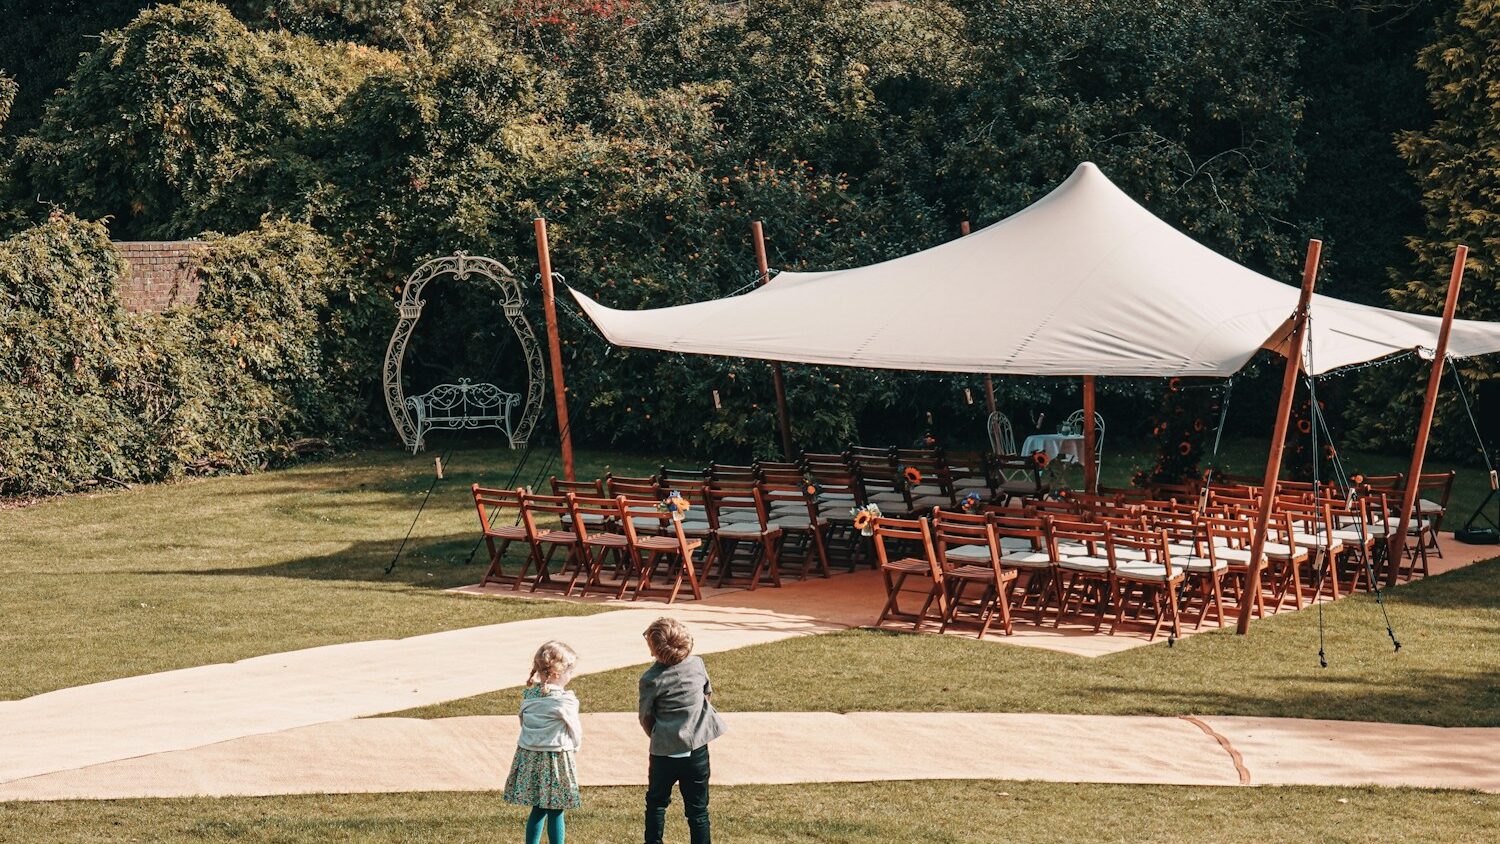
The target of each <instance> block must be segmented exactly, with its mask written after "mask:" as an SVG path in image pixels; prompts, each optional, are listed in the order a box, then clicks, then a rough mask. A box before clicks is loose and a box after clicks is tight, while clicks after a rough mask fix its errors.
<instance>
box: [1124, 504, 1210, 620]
mask: <svg viewBox="0 0 1500 844" xmlns="http://www.w3.org/2000/svg"><path fill="white" fill-rule="evenodd" d="M1142 515H1143V516H1144V518H1145V522H1146V526H1147V527H1148V528H1150V529H1152V530H1160V531H1162V532H1164V533H1165V534H1166V537H1167V551H1168V552H1169V553H1171V555H1172V567H1173V568H1174V569H1176V570H1180V571H1181V572H1182V576H1183V589H1182V591H1181V593H1180V594H1179V596H1178V604H1179V611H1181V612H1186V611H1189V610H1190V609H1191V608H1192V605H1193V604H1194V603H1195V602H1196V603H1197V604H1198V606H1199V609H1198V614H1197V618H1196V619H1195V620H1194V622H1193V629H1194V630H1198V629H1200V628H1202V627H1203V622H1205V621H1207V620H1208V613H1209V611H1210V610H1213V611H1214V613H1215V615H1216V617H1217V618H1218V621H1219V626H1220V627H1223V626H1224V574H1225V572H1226V571H1227V570H1228V565H1227V564H1226V563H1223V562H1220V561H1218V560H1215V559H1214V558H1213V556H1212V555H1211V554H1210V552H1209V537H1208V530H1207V528H1206V527H1205V526H1204V525H1203V523H1202V522H1201V521H1200V519H1199V515H1198V513H1197V512H1195V511H1194V510H1193V509H1191V508H1190V507H1188V505H1175V506H1171V507H1168V508H1165V509H1151V508H1148V509H1146V510H1145V511H1144V512H1143V514H1142Z"/></svg>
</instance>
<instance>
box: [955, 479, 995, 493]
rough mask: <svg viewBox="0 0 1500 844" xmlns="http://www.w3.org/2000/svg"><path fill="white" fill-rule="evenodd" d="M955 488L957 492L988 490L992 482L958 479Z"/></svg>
mask: <svg viewBox="0 0 1500 844" xmlns="http://www.w3.org/2000/svg"><path fill="white" fill-rule="evenodd" d="M953 488H954V489H957V490H974V491H976V492H977V491H979V490H987V489H989V488H990V482H989V481H987V480H985V479H984V478H958V479H956V480H954V481H953Z"/></svg>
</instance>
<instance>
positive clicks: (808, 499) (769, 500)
mask: <svg viewBox="0 0 1500 844" xmlns="http://www.w3.org/2000/svg"><path fill="white" fill-rule="evenodd" d="M765 474H767V475H769V476H770V477H779V476H781V473H765ZM760 491H761V495H762V496H763V500H764V501H765V503H766V508H767V510H766V513H767V516H768V518H769V521H768V523H767V524H768V526H769V527H773V528H780V529H781V532H782V535H783V543H782V547H781V554H780V557H781V562H783V563H789V562H790V561H791V560H792V559H800V560H801V562H802V569H801V571H800V572H799V573H798V575H797V576H798V578H800V579H802V580H806V579H807V577H808V576H809V575H810V574H812V573H814V572H816V573H817V574H818V576H819V577H827V576H828V544H827V542H826V541H825V538H824V535H825V534H826V533H828V528H829V524H828V522H827V521H826V520H825V519H824V518H823V516H822V514H821V513H820V512H819V510H818V502H817V499H816V497H815V495H814V493H813V492H812V491H811V490H810V489H809V485H808V484H807V483H805V482H802V481H800V480H797V479H794V478H793V477H780V480H777V481H771V480H762V481H761V483H760ZM788 555H794V556H792V557H790V558H789V556H788Z"/></svg>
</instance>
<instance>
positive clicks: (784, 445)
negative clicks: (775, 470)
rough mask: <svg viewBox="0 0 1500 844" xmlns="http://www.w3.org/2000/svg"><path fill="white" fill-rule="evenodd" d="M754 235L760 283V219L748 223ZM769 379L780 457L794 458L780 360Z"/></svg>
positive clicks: (764, 268) (764, 274)
mask: <svg viewBox="0 0 1500 844" xmlns="http://www.w3.org/2000/svg"><path fill="white" fill-rule="evenodd" d="M750 231H751V233H752V234H754V235H755V264H756V266H757V267H758V268H759V269H760V283H761V284H762V285H764V284H766V283H767V282H769V281H770V280H771V265H770V263H769V262H768V261H767V260H766V233H765V229H764V227H762V226H761V224H760V220H756V221H754V222H753V223H751V224H750ZM771 381H772V383H773V384H774V386H775V387H776V423H777V425H778V426H779V427H780V428H781V459H783V460H793V459H795V457H794V455H795V452H793V451H792V419H791V413H790V412H789V411H788V410H787V407H786V376H785V375H784V374H782V371H781V361H774V360H773V361H771Z"/></svg>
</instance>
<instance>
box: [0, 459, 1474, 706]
mask: <svg viewBox="0 0 1500 844" xmlns="http://www.w3.org/2000/svg"><path fill="white" fill-rule="evenodd" d="M1256 453H1257V450H1256V448H1255V445H1254V443H1250V442H1232V443H1228V444H1227V447H1226V450H1225V458H1226V459H1225V460H1224V461H1223V462H1225V463H1226V465H1227V466H1228V467H1229V468H1231V469H1234V470H1236V471H1240V470H1242V467H1241V466H1240V464H1241V463H1244V464H1246V466H1247V467H1248V464H1250V463H1253V462H1254V461H1255V460H1256ZM431 458H432V455H431V454H428V455H424V456H421V457H412V456H410V455H407V454H405V453H402V452H398V451H394V450H376V451H371V452H367V453H362V454H358V455H351V456H347V457H343V458H339V459H336V460H330V461H327V462H323V463H315V464H309V465H304V466H301V467H298V468H293V469H288V470H283V471H276V472H268V473H264V474H259V475H251V476H245V477H224V478H211V479H201V480H193V481H187V482H182V483H175V484H166V485H160V486H150V487H142V488H138V489H134V490H124V491H116V492H105V493H98V494H93V495H79V496H70V497H64V498H58V499H54V500H49V501H44V502H41V503H39V504H36V505H33V506H29V507H24V508H20V509H9V510H5V511H3V512H0V547H3V548H4V549H5V552H4V554H3V555H0V618H3V619H4V622H3V623H0V654H3V655H0V669H3V670H0V699H7V698H18V697H25V696H28V695H33V694H38V693H40V692H45V691H50V690H52V689H57V688H62V687H66V686H72V685H78V684H81V683H88V682H95V681H99V680H106V679H112V678H116V677H123V676H129V675H134V674H142V673H147V672H152V671H162V670H166V669H172V668H182V667H188V666H193V665H202V664H206V663H213V662H222V661H227V660H235V659H242V658H245V657H249V656H255V655H259V654H264V653H273V652H277V651H284V650H291V649H295V648H304V647H311V646H316V645H325V644H333V643H337V642H347V641H356V640H365V639H377V638H386V637H400V636H410V635H415V634H420V633H427V632H433V631H438V630H445V629H453V628H458V627H465V626H472V625H479V624H489V623H497V622H503V621H511V620H515V619H520V618H531V617H537V616H547V615H565V614H577V613H587V612H597V611H599V610H598V608H596V607H590V606H581V605H577V604H571V603H561V602H537V601H506V600H476V599H472V598H466V597H462V596H454V595H449V594H446V593H445V592H443V591H442V590H444V589H446V588H449V587H453V586H458V585H462V584H466V583H473V582H475V581H477V580H478V578H479V575H480V573H481V572H482V571H483V568H484V565H485V562H484V553H483V551H480V553H479V554H477V555H475V556H474V557H473V558H472V560H471V559H470V552H471V551H472V550H473V549H474V547H475V540H476V534H477V519H476V518H475V515H474V511H473V505H472V501H471V499H470V496H469V491H468V485H469V484H470V483H471V482H475V481H478V482H482V483H486V484H493V485H498V484H503V483H504V482H505V481H506V480H507V479H508V477H509V475H510V469H511V467H512V465H513V460H514V459H515V455H514V453H512V452H510V451H508V450H504V449H480V448H461V449H458V450H456V451H455V452H454V453H453V454H452V455H451V456H450V458H449V461H448V472H447V478H446V479H445V480H444V481H442V482H440V483H438V484H437V486H436V487H435V489H434V491H433V495H432V499H431V501H430V502H429V503H428V505H427V508H426V510H425V511H424V513H423V514H422V517H421V520H420V522H419V523H418V524H417V526H416V529H415V530H414V531H413V533H412V538H411V542H410V543H409V544H408V546H407V548H406V551H405V553H404V555H403V557H402V560H401V563H400V565H399V566H398V567H397V568H396V569H395V571H394V572H393V573H392V574H391V575H390V576H386V575H385V574H384V568H385V566H386V565H387V564H388V563H389V562H390V560H391V557H392V555H393V554H394V552H395V549H396V546H397V545H398V544H399V542H400V540H401V537H402V536H403V535H404V534H405V532H406V530H407V528H408V526H410V525H411V523H412V517H413V515H414V514H415V513H416V509H417V506H418V504H419V503H420V502H421V500H422V497H423V495H424V494H425V492H426V490H427V488H428V485H429V482H430V480H431V477H432V474H431V472H432V459H431ZM1146 459H1147V457H1146V456H1145V454H1144V453H1143V451H1142V450H1137V451H1135V452H1132V451H1130V450H1128V449H1115V450H1113V451H1112V452H1111V453H1110V454H1109V455H1108V456H1107V457H1106V459H1105V464H1104V465H1105V477H1106V480H1113V481H1115V482H1123V481H1125V480H1127V479H1128V478H1129V476H1130V474H1131V473H1132V472H1133V471H1134V468H1135V467H1136V466H1138V465H1140V464H1142V463H1143V462H1144V461H1145V460H1146ZM661 462H662V461H661V460H660V459H659V458H655V457H649V458H648V457H630V456H625V455H620V454H611V453H602V452H600V453H592V452H583V453H581V454H580V455H579V473H580V475H584V476H598V475H599V474H602V473H603V472H604V471H605V468H606V466H611V467H612V468H614V469H615V471H617V472H620V473H649V472H651V471H654V469H655V468H656V467H657V466H658V465H660V463H661ZM670 462H671V463H672V464H673V465H691V464H692V463H693V462H694V461H693V460H692V459H690V458H676V459H672V460H670ZM543 463H545V459H544V457H537V456H535V455H534V457H533V460H532V462H531V465H530V468H529V469H528V471H527V476H526V477H523V478H521V479H520V480H521V481H522V482H525V483H533V482H540V483H541V484H542V485H545V475H541V476H538V475H537V474H536V473H537V471H538V470H540V469H542V468H543V465H542V464H543ZM1364 468H1365V469H1366V470H1367V471H1382V468H1380V467H1377V466H1374V465H1370V466H1365V467H1364ZM551 471H552V472H553V473H556V472H559V471H560V469H559V468H558V467H557V466H556V465H555V464H554V465H553V466H552V468H551ZM1460 477H1461V483H1460V487H1459V490H1458V491H1457V493H1456V494H1455V499H1456V500H1467V497H1469V496H1473V497H1475V500H1477V492H1476V491H1480V492H1482V489H1483V488H1484V486H1485V484H1484V480H1483V477H1482V475H1481V473H1479V472H1477V471H1468V472H1465V473H1464V474H1462V475H1461V476H1460ZM1455 509H1458V508H1457V506H1455ZM1432 609H1433V611H1434V612H1437V611H1440V610H1441V609H1442V608H1441V607H1433V608H1432ZM1343 611H1344V612H1351V613H1354V612H1357V605H1353V606H1351V607H1350V608H1348V609H1347V610H1343ZM1458 615H1459V616H1460V621H1461V620H1462V618H1463V617H1464V616H1463V614H1462V613H1458ZM1398 623H1400V622H1399V616H1398ZM1305 624H1306V621H1305V620H1299V621H1298V622H1297V623H1296V624H1294V625H1293V626H1294V627H1296V628H1297V629H1296V631H1295V632H1294V633H1293V634H1289V637H1290V638H1289V639H1288V641H1296V642H1298V643H1299V644H1298V645H1297V647H1296V648H1294V647H1292V646H1291V645H1288V646H1287V648H1286V649H1283V650H1278V651H1277V653H1279V654H1285V653H1292V652H1295V654H1296V656H1295V659H1296V660H1302V661H1304V662H1305V657H1306V653H1308V652H1309V651H1306V650H1297V648H1300V647H1301V646H1302V644H1305V642H1306V641H1307V637H1308V636H1309V635H1310V634H1309V633H1308V631H1306V630H1305V629H1303V628H1302V626H1301V625H1305ZM1347 626H1348V628H1349V630H1350V631H1358V632H1357V633H1356V632H1348V633H1347V635H1362V634H1365V633H1370V634H1371V635H1372V636H1373V633H1371V631H1372V629H1373V628H1371V627H1370V625H1368V624H1365V623H1364V622H1360V623H1358V624H1350V625H1347ZM1410 628H1411V629H1410V630H1407V629H1403V631H1402V632H1403V634H1405V635H1407V636H1408V638H1409V644H1410V646H1411V650H1410V651H1409V652H1408V653H1404V654H1403V655H1402V657H1401V659H1402V660H1403V661H1402V662H1401V663H1400V664H1401V665H1417V666H1419V667H1420V668H1423V669H1432V670H1441V671H1442V672H1447V673H1444V674H1442V675H1441V676H1442V677H1444V678H1447V679H1444V682H1449V683H1450V685H1462V683H1463V682H1464V681H1463V676H1466V674H1467V672H1466V671H1464V670H1462V669H1461V668H1456V667H1455V668H1449V667H1448V665H1447V664H1446V663H1424V662H1422V660H1424V659H1432V660H1438V659H1442V658H1444V657H1443V655H1442V654H1437V653H1434V652H1433V651H1432V650H1426V649H1424V647H1425V645H1424V643H1423V642H1422V640H1421V636H1423V635H1425V634H1423V633H1421V632H1420V630H1421V629H1422V628H1420V626H1419V625H1418V622H1417V621H1415V620H1413V621H1412V622H1410ZM1268 629H1269V628H1268ZM1448 629H1451V630H1455V631H1467V630H1468V628H1467V627H1465V626H1464V625H1463V624H1457V625H1449V626H1448ZM1336 635H1345V634H1336ZM1432 635H1440V634H1438V633H1433V634H1432ZM1463 635H1464V636H1467V635H1468V633H1467V632H1464V633H1463ZM855 638H857V637H856V636H850V637H839V638H838V639H836V640H834V643H833V644H829V645H826V646H825V645H823V644H821V643H819V644H814V643H812V642H808V643H802V644H799V645H796V646H790V645H789V646H788V647H803V648H818V647H830V648H837V647H839V646H840V643H843V642H846V641H849V640H852V639H855ZM1258 638H1259V637H1257V640H1258ZM1268 638H1269V637H1268ZM1481 641H1485V642H1490V643H1492V641H1493V640H1481ZM1375 645H1376V646H1372V647H1371V648H1352V647H1350V648H1345V647H1342V646H1339V647H1337V648H1335V665H1336V668H1335V669H1334V670H1342V667H1343V666H1344V665H1346V664H1347V662H1344V661H1345V660H1351V661H1352V660H1361V659H1373V657H1372V656H1370V654H1372V653H1378V651H1379V648H1378V647H1377V646H1378V642H1376V643H1375ZM858 647H859V648H864V647H871V648H872V649H873V650H874V651H876V652H878V651H880V650H881V649H882V648H890V647H895V645H894V644H886V645H882V646H878V647H877V646H875V645H872V644H870V643H866V642H860V643H859V644H858ZM901 647H910V645H901ZM944 647H956V645H946V646H944ZM1198 647H1207V646H1206V645H1194V646H1193V647H1192V648H1179V649H1177V651H1175V652H1174V655H1175V654H1177V653H1188V652H1190V651H1193V650H1194V649H1195V648H1198ZM1215 647H1222V648H1229V649H1233V648H1235V647H1236V646H1235V645H1233V644H1229V645H1216V646H1215ZM1007 650H1008V649H1007ZM1268 650H1269V649H1267V648H1260V647H1257V648H1256V649H1254V650H1253V651H1250V653H1252V654H1260V653H1266V652H1268ZM1490 650H1492V651H1493V650H1494V649H1493V648H1492V647H1491V648H1490ZM1451 652H1452V651H1451V650H1450V651H1446V652H1444V653H1451ZM862 658H863V657H860V659H862ZM872 658H873V657H872ZM990 658H992V657H990ZM1013 658H1015V659H1022V657H1020V656H1017V657H1013ZM1240 658H1242V657H1239V656H1237V655H1236V653H1235V652H1233V651H1232V650H1231V651H1230V652H1229V653H1228V654H1227V656H1225V657H1223V659H1240ZM1024 659H1027V660H1032V659H1045V657H1044V656H1043V655H1039V654H1034V653H1028V654H1026V655H1025V657H1024ZM1220 659H1221V657H1218V656H1209V657H1205V658H1204V660H1203V661H1204V664H1205V665H1206V666H1212V665H1215V664H1217V663H1218V662H1219V660H1220ZM1181 661H1182V662H1186V660H1181ZM854 662H855V663H856V667H857V663H858V662H859V659H855V660H854ZM1452 662H1453V665H1455V666H1461V665H1463V664H1465V661H1464V660H1461V659H1458V658H1457V657H1455V658H1454V659H1453V661H1452ZM1301 664H1303V662H1293V663H1291V665H1298V666H1300V665H1301ZM1373 664H1378V663H1372V665H1373ZM1467 664H1475V665H1484V666H1492V665H1493V663H1492V662H1488V661H1486V659H1485V658H1483V657H1477V658H1475V659H1474V660H1470V661H1469V662H1468V663H1467ZM1020 667H1022V668H1024V669H1025V670H1027V671H1041V670H1047V669H1046V668H1045V666H1044V665H1043V664H1041V663H1029V664H1028V665H1027V666H1020ZM1143 670H1145V671H1148V672H1149V671H1153V670H1156V667H1155V666H1152V667H1149V668H1146V669H1143ZM1174 670H1180V669H1174ZM1205 670H1207V669H1205ZM1387 670H1389V669H1381V671H1382V672H1383V671H1387ZM1408 673H1410V672H1408ZM1450 673H1451V674H1454V675H1455V676H1454V677H1451V678H1450V677H1448V674H1450ZM1386 676H1387V675H1384V674H1381V673H1378V672H1377V673H1376V674H1374V675H1372V678H1371V679H1372V682H1373V681H1377V680H1380V679H1382V678H1384V677H1386ZM1397 676H1403V677H1404V676H1407V673H1399V674H1398V675H1397Z"/></svg>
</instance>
